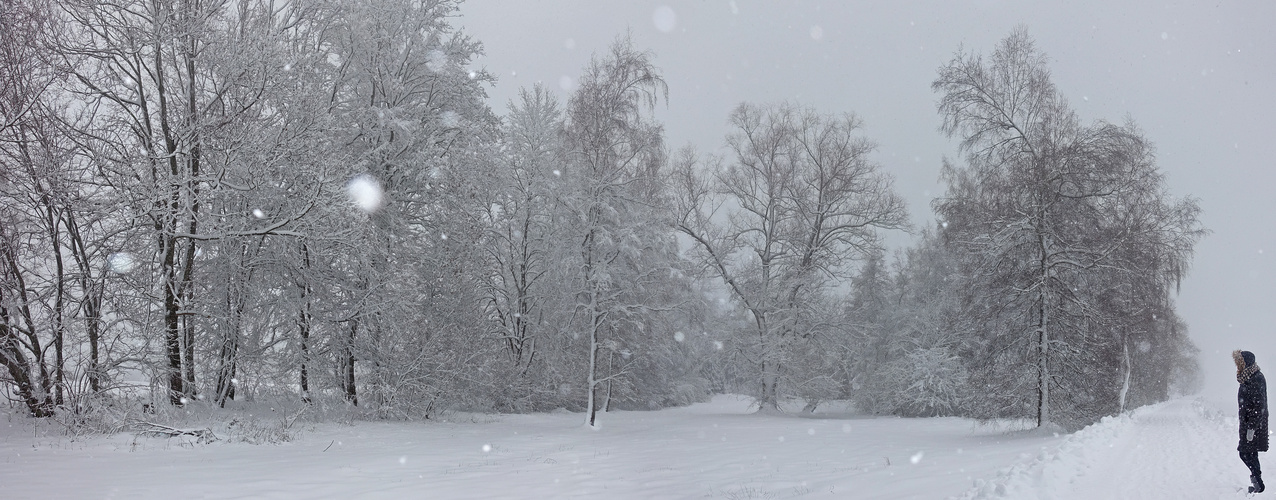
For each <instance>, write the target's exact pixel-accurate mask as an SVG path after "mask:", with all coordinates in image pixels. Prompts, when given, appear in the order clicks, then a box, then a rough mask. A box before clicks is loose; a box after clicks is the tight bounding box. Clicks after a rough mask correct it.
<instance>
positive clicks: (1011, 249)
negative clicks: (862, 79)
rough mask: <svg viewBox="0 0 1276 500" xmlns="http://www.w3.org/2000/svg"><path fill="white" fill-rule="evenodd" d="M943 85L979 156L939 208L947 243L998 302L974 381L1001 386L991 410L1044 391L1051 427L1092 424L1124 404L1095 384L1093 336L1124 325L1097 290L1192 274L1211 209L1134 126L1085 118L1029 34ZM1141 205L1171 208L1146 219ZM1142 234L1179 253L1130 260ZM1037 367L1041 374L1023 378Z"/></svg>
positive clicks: (974, 286)
mask: <svg viewBox="0 0 1276 500" xmlns="http://www.w3.org/2000/svg"><path fill="white" fill-rule="evenodd" d="M933 88H934V89H935V90H936V91H937V92H939V93H940V100H939V104H938V109H939V113H940V116H941V117H942V118H943V127H942V130H943V131H944V132H945V133H946V134H948V135H949V136H956V137H958V138H959V139H960V149H961V151H962V152H964V153H965V158H964V160H965V161H964V165H963V166H957V165H953V164H946V165H945V168H944V179H945V180H946V181H947V183H948V186H949V191H948V193H947V194H946V195H945V197H944V198H942V199H940V200H937V201H936V204H935V208H936V212H937V213H938V214H939V216H940V218H941V220H942V221H943V222H944V223H946V225H947V226H946V229H945V231H944V238H946V239H947V240H948V241H949V242H950V243H951V244H953V245H956V246H957V248H960V249H961V251H962V252H964V257H963V259H966V262H967V263H968V267H966V272H967V273H968V275H967V279H968V280H970V281H967V282H966V285H967V287H966V288H967V290H970V291H971V293H972V294H974V295H973V296H972V297H971V299H970V300H973V301H975V302H977V303H982V304H984V311H985V312H984V314H983V315H981V318H983V319H984V320H986V322H985V325H984V329H983V330H984V331H985V332H988V336H987V337H986V338H984V339H983V342H984V346H983V348H982V349H983V352H982V354H981V356H984V358H983V359H982V360H981V361H979V363H980V365H981V366H983V367H984V368H983V369H982V370H980V371H979V372H978V373H976V374H974V375H975V376H976V378H977V381H976V383H983V384H988V388H992V389H993V390H990V391H986V394H987V399H986V400H985V403H986V404H985V405H983V408H984V410H985V411H986V412H987V413H986V414H987V415H990V416H1003V415H1015V416H1025V415H1022V414H1021V413H1020V412H1022V411H1023V409H1024V407H1023V406H1021V405H1020V402H1022V401H1025V400H1029V399H1030V400H1031V401H1033V403H1032V404H1031V405H1030V407H1031V412H1032V416H1033V417H1034V418H1035V419H1036V421H1037V423H1038V425H1046V424H1048V423H1051V422H1057V423H1062V424H1065V425H1069V426H1071V425H1078V424H1081V423H1084V422H1086V421H1087V420H1088V419H1092V418H1093V417H1094V414H1095V413H1096V412H1098V411H1100V410H1098V408H1100V407H1103V405H1105V404H1107V403H1095V401H1099V400H1101V401H1113V400H1114V399H1113V398H1111V396H1106V397H1102V398H1097V396H1096V395H1095V394H1094V392H1093V389H1092V388H1093V387H1094V380H1095V379H1094V378H1093V377H1095V376H1098V375H1097V374H1096V373H1094V370H1098V369H1102V368H1103V367H1104V364H1102V363H1096V362H1095V361H1097V359H1098V358H1096V356H1097V355H1098V354H1099V353H1100V352H1102V350H1094V349H1092V348H1091V346H1092V345H1093V341H1092V340H1091V339H1092V338H1093V335H1095V334H1096V333H1097V331H1099V329H1100V328H1102V327H1103V326H1105V325H1107V324H1108V323H1107V320H1108V319H1110V318H1109V317H1106V316H1104V315H1102V314H1100V313H1099V311H1098V310H1097V308H1096V301H1095V300H1094V298H1093V297H1094V294H1095V293H1097V292H1098V291H1099V290H1098V288H1100V287H1103V286H1105V283H1107V284H1109V285H1108V286H1110V284H1111V283H1113V282H1115V281H1123V282H1128V281H1127V280H1128V277H1129V276H1132V275H1134V274H1137V273H1142V272H1150V273H1156V274H1159V275H1162V276H1171V275H1176V274H1178V273H1179V271H1181V270H1183V269H1185V268H1186V264H1187V262H1186V257H1187V256H1189V255H1190V253H1191V251H1190V249H1191V247H1192V244H1193V242H1194V241H1195V240H1196V239H1197V238H1199V236H1200V235H1201V234H1202V232H1201V229H1200V228H1199V223H1198V222H1197V220H1196V216H1195V214H1196V213H1197V212H1198V211H1199V209H1197V208H1196V206H1195V202H1194V201H1192V200H1190V199H1187V200H1173V199H1171V198H1169V197H1168V196H1167V195H1166V194H1165V193H1164V191H1163V188H1162V187H1161V185H1162V182H1163V181H1162V179H1161V176H1160V174H1159V173H1157V172H1156V165H1155V161H1154V158H1153V156H1152V151H1151V147H1150V145H1149V144H1148V142H1147V140H1146V139H1145V138H1144V137H1143V136H1142V135H1141V133H1140V132H1139V131H1138V130H1137V128H1135V127H1134V126H1133V125H1132V124H1128V123H1127V124H1126V125H1114V124H1110V123H1107V122H1102V121H1100V122H1097V123H1095V124H1093V125H1089V126H1086V125H1083V124H1081V123H1080V120H1079V119H1078V118H1077V116H1076V115H1075V113H1074V112H1073V111H1072V110H1071V109H1070V108H1069V107H1068V105H1067V102H1066V100H1065V99H1064V98H1063V97H1062V96H1060V95H1059V94H1058V92H1057V90H1056V89H1055V87H1054V84H1053V83H1052V82H1051V79H1050V72H1049V69H1048V68H1047V60H1046V57H1045V55H1044V54H1043V53H1041V52H1040V51H1038V50H1037V49H1036V47H1035V45H1034V43H1033V41H1032V39H1031V38H1030V37H1029V36H1028V35H1027V33H1026V32H1025V31H1023V30H1022V29H1020V30H1017V31H1015V32H1013V33H1012V34H1011V35H1010V36H1009V37H1007V38H1006V39H1004V40H1002V41H1001V43H1000V44H998V46H997V49H996V50H995V51H994V52H993V54H992V56H991V57H990V58H988V59H987V60H985V59H984V58H982V57H981V56H979V55H977V54H966V53H959V54H958V55H957V56H955V57H954V59H953V60H952V61H951V62H949V63H948V64H947V65H945V66H943V67H942V68H940V70H939V76H938V78H937V79H936V80H935V81H934V83H933ZM1148 207H1151V208H1148ZM1134 212H1139V213H1143V214H1146V215H1147V216H1148V217H1152V216H1151V214H1162V216H1158V217H1154V218H1152V219H1149V220H1147V221H1145V222H1141V223H1138V224H1133V223H1132V222H1134V221H1133V220H1131V217H1134V215H1133V213H1134ZM1136 242H1142V243H1152V246H1153V247H1156V248H1166V249H1172V250H1168V251H1166V252H1165V255H1166V257H1167V259H1169V260H1166V261H1163V263H1161V264H1157V265H1156V266H1154V268H1148V267H1146V266H1145V265H1143V264H1141V263H1137V262H1134V261H1128V260H1124V259H1123V258H1122V257H1121V255H1122V252H1123V251H1124V250H1123V249H1127V248H1130V247H1131V245H1136ZM1166 270H1173V271H1171V273H1170V274H1165V272H1166ZM1161 282H1164V281H1163V280H1161ZM1136 293H1156V294H1160V293H1164V288H1163V287H1157V288H1156V289H1153V290H1146V289H1140V290H1138V291H1137V292H1136ZM1029 367H1031V368H1029ZM1023 373H1031V374H1032V375H1031V377H1025V376H1020V375H1015V374H1023ZM1106 378H1107V379H1108V380H1111V379H1113V378H1115V377H1106ZM1054 388H1061V389H1063V390H1062V392H1060V393H1054V392H1052V389H1054ZM1029 394H1031V396H1030V397H1029ZM1060 400H1061V401H1062V402H1063V404H1062V405H1060V404H1056V401H1060Z"/></svg>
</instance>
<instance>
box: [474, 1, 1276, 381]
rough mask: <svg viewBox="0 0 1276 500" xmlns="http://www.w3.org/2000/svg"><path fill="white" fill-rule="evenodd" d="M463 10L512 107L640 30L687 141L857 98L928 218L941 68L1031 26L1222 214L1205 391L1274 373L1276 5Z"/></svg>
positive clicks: (639, 41)
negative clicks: (740, 109)
mask: <svg viewBox="0 0 1276 500" xmlns="http://www.w3.org/2000/svg"><path fill="white" fill-rule="evenodd" d="M461 15H462V17H461V18H460V19H459V20H458V22H457V24H459V25H460V26H461V27H462V29H464V31H465V32H466V33H468V34H469V35H471V36H473V37H475V38H476V39H478V40H479V41H481V42H483V44H484V46H485V51H486V56H485V57H484V58H483V59H481V60H480V61H478V66H481V67H486V68H487V70H488V71H490V72H491V73H492V74H494V75H496V76H497V78H498V82H497V84H496V86H495V88H492V89H489V95H490V96H491V102H490V104H491V106H492V109H493V110H494V111H495V112H496V113H497V114H501V115H504V114H505V112H506V109H507V106H506V104H507V102H508V101H510V100H511V99H513V98H515V96H517V93H518V89H519V88H520V87H524V86H526V87H530V86H531V85H532V84H534V83H536V82H543V83H544V84H545V85H547V86H548V87H550V88H552V89H557V90H558V91H559V92H560V93H559V96H560V100H561V101H562V102H563V103H565V102H566V100H567V97H568V94H569V92H570V89H571V88H573V86H574V84H575V79H576V78H577V77H578V76H579V74H580V71H581V68H583V67H584V65H585V64H586V63H587V62H588V61H589V58H590V56H591V55H592V54H594V53H600V54H601V53H604V52H605V51H606V50H607V47H608V45H609V44H610V43H611V42H612V41H614V40H615V39H616V37H617V36H619V35H622V34H623V33H625V32H626V31H629V32H630V33H631V35H632V37H633V40H634V42H635V45H636V46H637V47H639V48H641V49H649V50H651V51H652V52H653V53H654V54H655V62H656V65H657V66H658V67H659V68H660V69H661V70H662V71H663V74H664V77H665V80H666V81H667V83H668V84H669V101H668V103H662V104H661V105H660V106H661V108H660V110H659V111H658V117H659V118H660V119H661V120H662V121H663V123H664V125H665V131H666V141H667V142H668V144H669V145H670V147H671V148H677V147H680V146H682V145H685V144H688V143H690V144H694V145H695V146H696V147H697V148H699V149H700V150H701V151H702V152H713V151H717V150H719V149H720V148H721V147H722V146H723V137H724V135H725V134H726V133H727V132H728V128H727V124H726V120H727V116H728V113H730V111H731V109H732V108H733V107H735V106H736V105H737V104H739V103H741V102H745V101H747V102H753V103H769V102H779V101H789V102H794V103H798V104H802V105H807V106H812V107H815V108H817V109H819V110H820V111H823V112H828V113H841V112H854V113H856V114H858V115H859V116H860V117H861V118H863V119H864V122H865V129H864V132H865V134H866V135H867V136H868V137H870V138H871V139H873V140H874V141H876V142H877V143H878V144H879V149H878V152H877V155H876V159H877V160H878V162H879V163H881V164H882V165H883V166H884V167H885V168H886V169H887V170H888V171H889V172H891V173H892V174H893V175H894V176H895V178H896V181H897V184H896V188H897V190H898V191H899V192H900V193H901V194H902V195H903V196H904V197H905V198H906V199H907V200H908V203H909V210H910V213H911V216H912V219H913V222H914V224H915V225H918V226H919V227H920V226H921V225H924V224H929V223H930V221H932V220H933V219H934V215H933V213H932V212H931V210H930V201H931V200H932V199H933V198H934V197H936V196H939V195H940V194H942V189H943V188H942V185H941V184H940V183H939V169H940V162H941V160H942V159H943V158H944V157H945V156H949V157H956V156H957V150H956V144H955V141H950V140H948V139H946V138H945V137H943V136H942V135H941V134H940V133H939V131H938V126H939V117H938V115H937V114H936V112H935V102H936V99H937V96H936V95H935V94H934V93H933V92H932V91H931V89H930V83H931V81H932V80H934V78H935V74H936V70H937V69H938V68H939V67H940V66H941V65H943V64H944V63H946V62H948V61H949V60H950V59H951V58H952V56H953V54H954V52H955V51H957V50H958V49H959V48H960V47H963V46H964V47H965V48H966V49H968V50H973V51H978V52H981V53H985V54H986V53H989V52H991V51H992V49H993V47H994V46H995V45H996V43H997V42H998V41H999V40H1000V39H1002V38H1003V37H1005V36H1006V35H1007V34H1009V33H1010V31H1011V30H1012V29H1014V27H1015V26H1017V25H1024V26H1026V27H1027V28H1028V32H1029V34H1031V35H1032V36H1033V37H1034V38H1035V39H1036V41H1037V46H1038V48H1039V49H1040V50H1042V51H1044V52H1045V53H1046V54H1047V55H1048V56H1049V57H1050V61H1051V63H1050V68H1051V70H1052V72H1053V77H1054V82H1055V84H1056V86H1057V87H1058V89H1059V91H1060V92H1061V93H1062V94H1063V95H1064V96H1066V97H1067V98H1068V100H1069V101H1070V103H1071V105H1072V106H1073V108H1074V109H1076V110H1077V112H1078V113H1079V114H1080V115H1081V117H1082V118H1083V119H1084V120H1086V121H1090V120H1097V119H1105V120H1109V121H1116V122H1121V121H1124V120H1125V119H1126V117H1129V118H1132V119H1133V120H1134V121H1135V122H1136V123H1138V125H1139V126H1140V127H1141V128H1142V129H1143V130H1144V132H1145V134H1146V135H1147V137H1148V138H1149V139H1150V140H1151V141H1152V142H1153V143H1155V144H1156V146H1157V152H1158V155H1157V156H1158V160H1159V165H1160V167H1161V170H1162V171H1163V172H1164V173H1165V174H1166V175H1167V177H1168V182H1169V185H1170V189H1171V191H1172V192H1173V194H1174V195H1175V196H1177V197H1183V196H1192V197H1195V198H1197V199H1198V200H1199V202H1200V204H1201V207H1202V208H1203V210H1204V214H1203V216H1202V220H1203V222H1204V223H1205V225H1206V227H1207V228H1209V229H1210V230H1211V231H1213V233H1212V234H1211V235H1210V236H1208V237H1206V238H1205V240H1203V241H1202V242H1201V243H1200V244H1199V245H1198V246H1197V253H1196V258H1195V260H1194V262H1193V267H1192V270H1191V274H1190V275H1189V277H1188V278H1187V279H1186V280H1185V281H1184V282H1183V285H1182V291H1181V293H1180V294H1179V295H1178V296H1177V301H1178V311H1179V314H1180V315H1182V316H1183V317H1184V318H1185V320H1186V321H1187V323H1188V324H1189V327H1190V329H1191V334H1192V337H1193V338H1194V339H1195V340H1196V343H1197V345H1198V346H1200V347H1201V350H1202V357H1201V363H1202V365H1203V366H1204V368H1205V375H1206V377H1207V381H1206V386H1205V387H1206V391H1207V394H1208V395H1209V396H1210V397H1211V398H1218V399H1221V400H1230V399H1232V398H1233V397H1234V394H1235V387H1236V382H1235V379H1234V375H1233V372H1234V368H1233V367H1232V362H1231V357H1230V353H1231V351H1232V349H1237V348H1240V349H1248V350H1251V351H1254V352H1255V353H1256V355H1257V358H1258V363H1259V365H1260V366H1261V365H1264V364H1268V365H1271V366H1273V367H1276V261H1274V260H1273V259H1276V220H1274V216H1276V195H1273V190H1274V188H1276V165H1274V163H1276V162H1274V161H1273V158H1274V157H1276V29H1273V28H1272V26H1271V24H1272V22H1273V21H1274V20H1276V2H1272V1H1266V0H1251V1H1235V0H1222V1H1216V0H1209V1H1178V2H1176V1H1170V2H1165V1H1149V2H1112V1H1111V0H1098V1H1089V0H1087V1H1067V2H1064V1H1051V2H1014V1H1004V2H1003V1H996V0H982V1H974V2H958V1H933V2H867V1H864V2H859V1H854V2H853V1H837V0H828V1H814V0H812V1H784V2H778V1H776V2H761V1H746V0H734V1H730V0H703V1H684V2H675V1H645V0H623V1H622V0H615V1H601V0H541V1H532V0H519V1H505V0H500V1H498V0H470V1H468V2H466V3H465V4H463V5H462V7H461ZM892 241H895V242H897V244H906V243H907V242H908V240H907V239H906V237H895V238H892ZM1274 369H1276V368H1274Z"/></svg>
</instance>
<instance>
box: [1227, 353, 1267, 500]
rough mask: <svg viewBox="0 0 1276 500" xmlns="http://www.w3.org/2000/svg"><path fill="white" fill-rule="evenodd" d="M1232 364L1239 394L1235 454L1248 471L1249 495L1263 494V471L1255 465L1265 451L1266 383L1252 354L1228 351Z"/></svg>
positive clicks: (1237, 394)
mask: <svg viewBox="0 0 1276 500" xmlns="http://www.w3.org/2000/svg"><path fill="white" fill-rule="evenodd" d="M1232 360H1233V361H1235V362H1236V381H1237V382H1240V384H1241V387H1240V390H1238V391H1237V393H1236V402H1237V403H1238V404H1239V405H1240V417H1241V418H1240V421H1241V427H1240V438H1241V442H1240V444H1239V445H1237V446H1236V450H1237V451H1239V452H1241V461H1242V462H1245V466H1246V467H1249V473H1250V476H1249V481H1250V483H1251V484H1252V486H1250V487H1249V492H1250V493H1259V492H1261V491H1263V489H1264V488H1263V470H1262V468H1261V467H1260V466H1259V464H1258V452H1260V451H1267V379H1266V378H1264V377H1263V374H1262V372H1260V371H1258V364H1256V363H1254V353H1252V352H1249V351H1232Z"/></svg>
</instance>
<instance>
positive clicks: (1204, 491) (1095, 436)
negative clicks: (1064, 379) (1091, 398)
mask: <svg viewBox="0 0 1276 500" xmlns="http://www.w3.org/2000/svg"><path fill="white" fill-rule="evenodd" d="M1236 426H1237V418H1236V416H1235V414H1234V413H1227V409H1225V408H1219V407H1216V406H1212V405H1211V404H1209V403H1205V402H1203V401H1202V400H1199V399H1177V400H1172V401H1168V402H1165V403H1161V404H1158V405H1153V406H1147V407H1144V408H1140V409H1138V410H1135V411H1133V412H1131V413H1128V414H1125V415H1121V416H1119V417H1109V418H1106V419H1104V420H1103V421H1102V422H1100V423H1098V424H1095V425H1092V426H1090V427H1087V428H1085V429H1082V430H1081V431H1078V432H1076V433H1074V434H1072V435H1070V436H1068V437H1067V439H1065V440H1064V441H1063V443H1062V444H1060V445H1059V447H1058V448H1056V449H1052V450H1047V451H1045V452H1043V453H1041V454H1040V455H1039V456H1037V457H1036V458H1034V459H1033V460H1030V461H1026V462H1024V463H1021V464H1017V465H1015V466H1012V467H1010V468H1007V469H1005V470H1003V471H1001V472H1000V473H999V474H998V475H997V477H995V478H993V479H991V480H988V481H980V482H979V483H980V484H979V485H978V486H977V487H976V488H974V489H972V490H971V491H969V492H967V493H966V494H965V495H964V496H963V497H962V498H965V499H991V498H1013V499H1073V498H1075V499H1090V498H1095V499H1098V498H1120V499H1139V498H1146V499H1212V498H1244V497H1245V496H1246V494H1245V493H1244V492H1243V488H1242V487H1244V486H1248V485H1249V479H1248V477H1249V472H1248V470H1247V469H1246V468H1245V466H1244V465H1243V464H1242V463H1241V461H1240V459H1239V458H1238V457H1237V454H1236V428H1237V427H1236ZM1268 456H1269V455H1268V454H1260V455H1259V457H1260V459H1262V460H1270V459H1268V458H1267V457H1268ZM1271 467H1272V466H1268V468H1271Z"/></svg>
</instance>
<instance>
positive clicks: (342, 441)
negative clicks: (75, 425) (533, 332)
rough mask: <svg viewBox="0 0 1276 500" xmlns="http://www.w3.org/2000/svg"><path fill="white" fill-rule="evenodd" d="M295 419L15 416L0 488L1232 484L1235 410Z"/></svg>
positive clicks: (274, 493)
mask: <svg viewBox="0 0 1276 500" xmlns="http://www.w3.org/2000/svg"><path fill="white" fill-rule="evenodd" d="M453 417H454V418H453V419H452V420H453V421H451V422H437V421H435V422H371V423H369V422H359V423H355V424H354V425H343V424H322V425H317V426H316V425H309V426H303V429H302V430H301V432H299V433H298V435H297V436H296V437H295V438H294V439H293V440H292V441H290V442H287V443H284V444H278V445H271V444H266V445H251V444H245V443H231V442H226V441H219V442H214V443H211V444H195V443H193V442H192V440H191V439H188V438H168V439H164V438H138V437H136V436H134V435H133V434H119V435H114V436H97V437H87V438H85V437H82V438H78V439H74V440H73V439H70V438H68V437H66V436H63V435H61V434H60V433H59V432H57V431H56V430H55V429H50V428H49V427H48V424H47V423H46V424H42V425H36V424H35V423H33V421H32V420H31V419H28V418H25V417H20V416H10V417H9V418H8V421H7V422H6V423H5V424H0V425H2V426H3V428H2V429H0V438H2V440H0V457H2V458H0V485H3V494H4V498H17V499H27V498H32V499H34V498H42V499H63V498H66V499H81V498H83V499H89V498H129V499H132V498H267V499H271V498H273V499H291V498H374V499H380V498H386V499H389V498H438V499H448V498H538V499H540V498H607V499H629V498H633V499H647V498H723V499H767V498H771V499H781V498H972V499H973V498H1016V499H1018V498H1027V499H1032V498H1042V499H1056V498H1057V499H1070V498H1076V499H1097V498H1158V499H1163V498H1184V499H1189V498H1190V499H1206V498H1243V497H1245V494H1244V493H1241V492H1239V491H1238V488H1239V487H1240V486H1244V485H1245V482H1246V477H1247V473H1246V471H1245V469H1244V466H1243V465H1241V463H1240V461H1239V460H1238V459H1237V458H1236V454H1235V452H1234V451H1233V448H1234V446H1235V444H1234V443H1235V433H1234V432H1233V430H1232V429H1233V427H1234V426H1235V425H1236V417H1235V416H1234V415H1233V414H1232V413H1228V412H1226V411H1225V409H1223V408H1217V407H1213V406H1211V405H1209V404H1207V403H1203V402H1201V401H1200V400H1196V399H1183V400H1175V401H1171V402H1168V403H1164V404H1160V405H1156V406H1151V407H1147V408H1142V409H1139V410H1137V411H1135V412H1133V413H1131V414H1128V415H1125V416H1122V417H1116V418H1109V419H1107V420H1105V421H1104V422H1101V423H1099V424H1096V425H1094V426H1091V427H1089V428H1086V429H1084V430H1082V431H1079V432H1077V433H1074V434H1071V435H1065V436H1056V435H1053V434H1050V433H1040V432H1035V431H1030V432H1025V431H1014V430H1008V429H1006V428H997V427H990V426H981V425H977V424H975V423H973V422H972V421H969V420H964V419H957V418H932V419H901V418H893V417H884V418H871V417H863V416H855V415H850V414H845V413H838V412H836V411H830V412H826V413H818V412H817V413H816V414H815V415H814V416H802V415H796V414H789V415H758V414H751V413H750V412H749V403H748V401H747V400H745V399H742V398H738V397H734V396H720V397H717V398H715V399H714V400H713V401H712V402H710V403H703V404H697V405H693V406H691V407H687V408H677V409H669V410H663V411H657V412H613V413H609V414H605V415H601V416H600V419H601V422H602V425H601V426H600V428H598V429H589V428H585V427H583V426H582V425H581V421H582V420H583V418H582V416H581V415H580V414H572V413H555V414H538V415H500V416H485V415H481V416H460V415H454V416H453Z"/></svg>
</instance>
